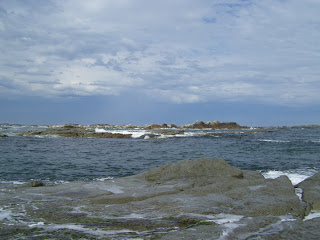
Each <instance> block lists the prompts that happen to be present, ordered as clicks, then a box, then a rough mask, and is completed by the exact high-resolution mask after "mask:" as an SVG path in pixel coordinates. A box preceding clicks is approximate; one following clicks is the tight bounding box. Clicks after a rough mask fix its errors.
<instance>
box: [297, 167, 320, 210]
mask: <svg viewBox="0 0 320 240" xmlns="http://www.w3.org/2000/svg"><path fill="white" fill-rule="evenodd" d="M297 187H298V188H301V189H302V191H303V193H302V200H303V201H305V202H306V203H308V204H310V206H311V208H312V209H314V210H320V173H317V174H315V175H313V176H311V177H309V178H307V179H306V180H304V181H302V182H301V183H299V184H298V185H297Z"/></svg>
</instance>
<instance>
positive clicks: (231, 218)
mask: <svg viewBox="0 0 320 240" xmlns="http://www.w3.org/2000/svg"><path fill="white" fill-rule="evenodd" d="M190 215H191V216H194V217H200V218H206V219H208V220H206V222H214V223H216V224H226V223H233V222H238V221H240V220H241V219H243V218H244V216H241V215H234V214H225V213H220V214H217V215H203V214H190Z"/></svg>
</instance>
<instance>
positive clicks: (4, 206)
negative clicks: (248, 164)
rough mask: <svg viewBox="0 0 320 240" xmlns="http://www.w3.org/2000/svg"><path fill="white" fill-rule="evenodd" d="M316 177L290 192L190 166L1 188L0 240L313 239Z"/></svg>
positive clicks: (239, 173)
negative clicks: (298, 192) (36, 239)
mask: <svg viewBox="0 0 320 240" xmlns="http://www.w3.org/2000/svg"><path fill="white" fill-rule="evenodd" d="M318 176H319V174H316V175H314V176H313V177H311V178H308V179H306V180H304V181H303V182H302V183H300V184H298V185H296V186H293V185H292V183H291V182H290V181H289V179H288V178H287V177H286V176H282V177H278V178H276V179H265V178H264V177H263V176H262V175H261V174H260V173H258V172H254V171H248V170H240V169H238V168H235V167H232V166H231V165H229V164H228V163H227V162H225V161H224V160H222V159H195V160H183V161H179V162H177V163H169V164H166V165H163V166H160V167H158V168H154V169H151V170H149V171H147V172H143V173H141V174H138V175H134V176H130V177H123V178H114V179H107V180H104V181H94V182H92V181H89V182H78V181H75V182H69V183H65V184H58V185H45V186H43V185H42V184H33V183H31V184H30V183H29V184H24V185H19V186H12V185H10V184H1V189H2V190H1V195H2V198H1V200H0V222H1V224H0V230H1V231H0V232H1V233H0V236H2V237H8V236H10V237H11V239H14V237H15V236H18V235H19V234H20V235H19V236H25V237H27V239H28V237H32V236H36V235H41V236H43V239H45V238H65V237H67V236H70V234H73V238H74V239H81V238H85V239H105V238H112V239H123V238H130V239H154V238H156V239H185V238H186V237H187V239H188V238H189V239H194V238H197V239H199V238H206V239H207V238H209V239H219V238H220V239H248V238H249V239H250V238H251V237H252V238H254V237H260V238H262V239H268V238H265V237H273V238H274V237H279V238H280V237H282V238H290V237H294V236H295V234H297V233H299V234H302V233H303V234H304V236H305V237H308V236H309V237H312V236H320V230H319V229H318V224H319V222H320V218H319V216H318V215H319V214H318V211H319V210H320V204H319V203H320V200H319V199H318V198H317V196H318V195H313V196H312V195H311V196H310V193H311V192H314V191H318V194H319V190H316V189H318V187H319V186H318V185H319V183H318V182H317V180H318ZM297 188H299V189H302V190H301V191H302V198H299V197H298V195H296V193H295V189H297ZM310 212H311V214H312V215H309V214H310ZM317 214H318V215H317ZM306 216H309V217H307V218H306ZM305 218H306V219H305ZM304 219H305V220H304ZM307 226H308V227H307ZM303 227H304V228H305V230H303V229H302V228H303ZM160 229H161V230H160ZM264 229H265V230H267V229H268V231H265V230H264ZM307 230H308V231H307ZM311 230H312V231H311ZM301 231H302V232H301ZM8 239H10V238H8ZM309 239H310V238H309ZM311 239H312V238H311Z"/></svg>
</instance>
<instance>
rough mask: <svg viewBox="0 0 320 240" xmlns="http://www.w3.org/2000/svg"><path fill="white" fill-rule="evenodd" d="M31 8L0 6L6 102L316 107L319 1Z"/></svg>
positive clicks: (112, 2)
mask: <svg viewBox="0 0 320 240" xmlns="http://www.w3.org/2000/svg"><path fill="white" fill-rule="evenodd" d="M27 3H29V4H22V3H21V2H19V1H7V2H1V4H0V30H1V35H2V37H1V38H0V46H1V47H0V50H1V52H2V54H1V56H0V66H1V71H0V81H1V79H11V84H10V86H9V85H8V84H4V85H3V86H2V85H1V88H0V93H1V94H2V95H8V94H9V95H15V94H21V95H23V94H28V95H39V96H46V97H59V96H61V95H68V94H70V95H96V94H99V95H114V94H122V93H123V92H126V91H128V90H129V91H139V93H144V94H145V95H146V96H149V97H153V98H156V99H157V100H158V101H168V102H174V103H191V102H205V101H214V100H217V99H219V100H227V101H243V100H251V101H265V102H272V103H276V104H286V105H288V104H291V105H295V104H309V103H314V102H319V100H320V95H319V94H318V93H317V92H318V91H317V90H318V89H320V81H319V77H318V76H320V69H319V67H318V66H319V57H320V54H319V52H320V46H319V44H318V39H319V38H320V31H319V26H320V15H319V14H318V12H319V10H320V2H318V1H312V0H306V1H298V0H288V1H276V0H273V1H258V0H252V1H250V0H247V1H240V0H219V1H218V0H217V1H191V0H186V1H181V0H174V1H172V0H171V1H169V0H167V1H149V0H148V1H147V0H145V1H134V0H130V1H129V0H121V1H118V0H117V1H116V0H108V1H102V0H95V1H58V0H57V1H45V2H41V4H40V3H39V4H37V5H35V4H33V2H32V1H27ZM31 9H32V11H31ZM48 86H50V87H48Z"/></svg>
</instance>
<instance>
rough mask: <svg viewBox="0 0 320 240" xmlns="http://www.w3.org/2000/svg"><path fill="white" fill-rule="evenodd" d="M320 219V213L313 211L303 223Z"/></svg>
mask: <svg viewBox="0 0 320 240" xmlns="http://www.w3.org/2000/svg"><path fill="white" fill-rule="evenodd" d="M319 217H320V211H316V210H312V211H311V212H310V213H309V215H308V216H306V217H305V218H304V219H303V221H308V220H311V219H313V218H319Z"/></svg>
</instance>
